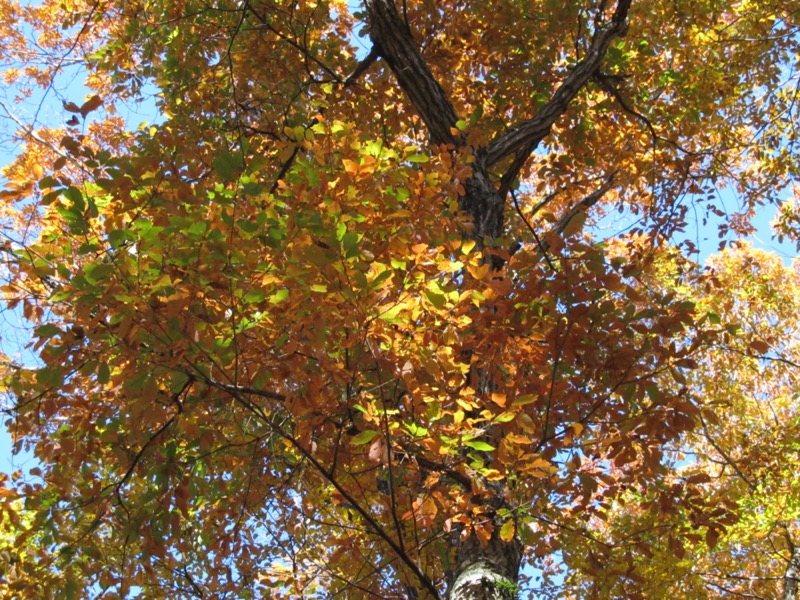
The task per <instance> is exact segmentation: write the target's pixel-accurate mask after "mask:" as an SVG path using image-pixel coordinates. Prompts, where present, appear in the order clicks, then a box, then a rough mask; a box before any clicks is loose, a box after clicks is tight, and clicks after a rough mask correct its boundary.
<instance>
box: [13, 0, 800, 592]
mask: <svg viewBox="0 0 800 600" xmlns="http://www.w3.org/2000/svg"><path fill="white" fill-rule="evenodd" d="M797 8H798V7H795V6H794V5H793V3H791V2H790V3H788V4H787V3H786V2H780V3H774V4H773V3H770V2H757V3H755V4H754V3H752V2H751V3H746V4H745V3H733V4H731V3H724V5H723V3H717V2H713V1H708V2H697V1H693V2H682V1H679V2H674V3H671V4H670V5H669V6H658V7H654V6H653V5H652V4H645V3H636V2H635V1H634V2H631V1H630V0H619V1H618V2H617V3H613V4H612V3H608V2H605V1H601V2H570V3H553V2H547V1H543V2H535V3H531V2H515V1H510V0H509V1H507V2H502V3H486V2H438V3H431V2H426V1H418V2H403V3H402V4H395V3H394V2H392V1H390V0H367V1H366V2H364V4H363V6H359V7H358V10H355V11H353V12H351V10H350V6H348V4H346V3H344V2H324V1H323V2H318V1H314V2H311V1H305V0H301V1H295V2H268V1H261V0H245V1H244V2H218V3H216V4H214V5H213V6H209V5H208V4H206V3H204V2H195V1H194V0H185V1H183V2H175V1H173V0H170V1H157V0H142V1H140V2H130V1H127V0H126V1H124V2H123V1H119V2H117V1H115V0H110V1H109V2H105V3H97V2H84V1H81V0H76V1H75V2H72V3H56V2H45V3H44V4H43V5H42V6H40V7H22V6H19V5H17V4H14V3H11V2H3V4H2V11H3V12H2V14H3V17H4V18H3V19H2V29H1V30H0V31H1V33H0V35H2V40H3V41H2V43H3V58H4V61H5V64H6V65H7V66H6V72H5V77H6V80H7V81H8V82H9V83H13V84H14V85H15V86H17V89H18V90H19V93H20V95H21V96H24V95H25V94H26V93H28V92H29V91H30V90H32V89H33V87H35V86H39V87H40V88H41V89H44V90H45V91H46V92H45V93H47V94H50V93H52V94H57V93H58V90H59V89H64V88H59V87H58V83H57V82H58V81H59V75H60V74H61V73H62V72H63V71H64V69H65V68H66V66H67V64H68V63H71V62H72V61H74V62H75V63H77V64H78V65H79V66H81V67H82V68H83V69H85V74H86V84H85V85H86V86H87V87H88V89H89V94H88V95H87V97H86V98H85V99H81V98H74V99H73V98H69V97H64V98H63V99H62V100H63V103H62V106H63V110H64V118H65V124H64V127H63V128H59V129H54V128H52V127H50V128H41V127H38V126H37V123H36V122H35V121H31V122H28V123H26V121H25V119H24V118H23V117H20V116H18V115H16V114H15V113H14V111H13V108H12V107H11V106H9V105H5V107H6V110H7V113H8V115H9V117H10V118H12V119H15V120H16V121H17V124H18V125H19V127H20V131H19V135H20V137H21V139H22V140H24V142H25V146H24V148H23V149H22V151H21V152H20V154H19V156H18V157H17V158H16V160H15V162H14V163H13V164H11V165H10V166H8V167H7V168H6V170H5V175H6V178H7V185H6V190H5V191H4V193H3V199H4V208H3V210H4V213H3V218H4V219H5V221H4V223H5V225H6V228H7V230H6V235H7V239H8V243H7V244H6V245H5V253H6V256H7V263H6V269H7V273H6V275H7V284H6V285H5V286H4V288H3V291H4V294H5V297H6V302H7V303H8V305H9V307H11V308H16V309H19V310H21V311H22V313H23V314H24V316H25V317H26V318H28V319H30V320H31V321H32V322H33V323H34V325H35V329H34V331H33V342H32V345H33V348H34V349H35V350H36V351H37V352H38V353H39V356H40V357H41V361H42V364H41V366H40V367H38V368H35V369H33V368H27V369H26V368H16V369H13V370H12V373H11V375H10V376H9V377H8V378H7V387H8V390H9V394H10V395H11V397H12V398H13V406H12V407H11V408H10V409H9V411H8V414H9V422H8V425H9V427H10V429H11V431H13V432H14V435H15V438H16V444H17V447H18V448H25V449H29V450H32V451H33V452H35V455H36V457H37V458H38V460H39V461H40V463H41V467H40V469H39V471H37V472H36V473H35V474H33V475H32V476H31V477H28V478H27V479H26V478H21V479H19V480H18V481H17V482H16V484H15V485H14V491H13V493H12V491H11V490H9V493H8V495H7V497H8V498H14V500H13V501H14V502H16V500H15V498H16V497H17V496H18V495H19V496H22V497H23V498H24V502H25V504H24V506H25V510H26V511H27V514H28V515H29V518H30V522H31V524H32V527H31V528H30V529H29V530H27V531H28V532H27V533H21V534H20V535H19V539H18V541H17V542H16V543H17V545H18V546H20V547H24V546H25V545H26V544H34V545H35V546H38V547H39V548H40V550H41V551H40V552H38V553H36V552H32V553H31V554H30V557H31V559H30V563H29V564H28V566H27V567H26V571H25V573H26V574H25V576H24V577H17V578H15V579H14V580H13V582H12V583H11V585H12V586H13V590H14V592H13V593H18V594H19V595H20V596H23V597H24V596H26V594H27V595H30V594H32V593H38V592H34V587H33V586H37V585H41V582H42V581H54V582H58V583H54V584H53V587H54V588H55V586H56V585H57V586H58V590H60V592H59V591H58V590H56V589H51V590H48V591H49V592H51V593H54V594H55V593H63V594H64V595H66V596H70V595H72V596H75V597H86V596H92V595H94V596H97V597H103V598H114V597H127V596H132V595H136V594H141V595H143V596H146V597H166V596H172V597H226V596H228V597H254V596H265V595H268V596H270V597H276V598H277V597H329V596H346V597H353V598H356V597H413V598H417V597H431V598H436V597H444V596H447V597H449V598H451V599H452V600H455V599H457V598H458V599H460V598H465V599H467V598H492V599H494V598H510V597H512V596H513V595H514V593H515V591H516V590H518V589H527V590H534V589H536V588H537V586H538V587H539V588H540V589H542V590H544V591H546V590H547V586H549V585H551V584H554V581H555V580H553V579H552V578H551V576H552V574H553V569H552V565H553V562H554V560H555V559H556V557H557V556H559V555H562V556H565V557H569V556H571V554H572V553H574V551H575V548H577V547H579V546H580V544H582V543H583V541H582V540H586V539H595V538H596V536H595V538H592V528H596V523H595V521H596V519H600V518H602V517H603V516H604V515H606V514H608V512H609V507H610V506H612V505H613V503H614V502H617V501H618V500H619V499H620V498H628V497H629V496H630V494H631V493H632V490H635V491H637V492H638V493H641V494H642V495H644V496H645V497H644V498H643V500H642V501H641V502H639V505H638V506H639V510H641V511H643V512H644V513H645V514H646V515H649V516H650V517H651V518H658V517H659V514H660V513H658V512H657V508H658V506H657V504H656V503H654V502H652V501H651V499H650V498H648V497H646V495H647V494H648V493H649V492H650V490H653V489H658V488H659V487H660V486H661V487H663V485H665V483H664V482H665V481H666V479H665V473H667V472H668V470H669V469H670V468H672V467H674V464H673V462H671V458H670V456H669V455H668V454H667V453H668V452H669V451H672V450H674V449H675V448H676V447H680V445H681V444H683V443H691V444H695V442H694V440H695V438H694V437H691V436H699V435H701V432H708V431H709V427H712V428H713V427H722V426H723V425H722V423H724V421H722V420H719V421H718V422H715V423H711V424H710V425H708V424H707V422H706V420H705V419H706V417H705V413H704V412H703V405H702V403H700V402H699V401H698V400H697V399H696V398H694V397H693V394H692V392H693V390H694V389H695V386H696V385H699V384H695V383H693V382H694V380H693V379H692V377H693V376H691V375H690V374H689V373H688V372H689V371H692V370H693V369H695V368H696V367H697V365H698V364H700V365H703V368H704V369H705V368H706V367H709V365H710V364H711V363H705V364H704V363H702V361H701V360H700V357H705V356H708V354H707V353H708V348H709V347H711V348H714V347H716V346H717V345H718V344H719V343H720V339H722V338H721V336H722V335H723V333H724V331H723V328H721V327H720V324H719V323H718V322H717V321H719V319H715V318H711V317H710V316H709V314H708V313H709V311H711V308H709V307H707V306H706V305H705V304H703V302H702V301H701V299H702V298H703V297H704V296H703V295H702V294H701V293H700V291H701V290H703V289H705V287H704V286H708V285H712V284H714V282H717V281H719V277H717V275H715V274H714V273H707V272H704V271H702V270H700V269H698V268H696V267H695V266H694V265H692V264H691V262H690V261H689V258H687V257H691V253H692V252H693V251H694V246H693V244H692V243H691V242H690V241H686V240H684V239H683V238H684V237H686V236H684V235H683V234H684V231H685V229H686V228H687V223H688V221H689V219H690V218H694V217H695V215H696V214H700V216H699V217H698V218H701V219H702V218H704V217H703V216H702V215H703V214H705V215H706V216H708V215H715V216H717V217H719V219H720V222H721V225H720V228H721V234H722V235H723V236H724V235H725V233H726V232H727V231H729V230H732V231H733V232H735V233H746V232H748V231H749V230H750V224H749V220H750V218H751V217H752V216H753V214H754V213H755V211H756V210H757V208H758V207H759V206H761V205H763V204H765V203H773V202H777V201H778V200H779V199H781V198H782V197H783V196H782V194H783V190H784V189H785V188H786V185H787V184H788V183H789V182H790V181H791V180H792V179H793V178H794V176H795V174H796V163H795V161H794V160H793V157H792V149H793V144H794V141H795V138H794V136H793V133H792V132H793V131H794V129H793V123H794V119H795V117H796V110H797V108H796V103H795V101H794V100H795V90H796V88H795V83H796V77H795V74H794V72H793V71H792V70H791V69H792V67H791V65H792V64H793V63H792V62H791V61H792V60H793V57H794V56H795V55H796V53H797V45H798V44H797V32H796V23H795V14H796V9H797ZM362 26H363V27H365V29H364V30H363V31H362V33H364V34H365V35H364V36H362V37H363V39H364V40H365V43H366V44H367V48H366V51H365V52H362V53H360V54H359V53H357V51H356V49H355V47H354V44H355V43H356V41H357V38H356V35H357V34H358V32H359V30H360V28H361V27H362ZM31 31H33V32H35V35H36V39H35V43H33V42H31V41H29V40H26V37H25V36H26V35H27V34H29V33H30V32H31ZM153 86H155V88H156V89H158V95H157V99H156V102H157V104H158V108H159V110H160V112H161V115H162V118H161V119H160V120H159V121H158V122H157V123H156V124H154V125H145V126H143V127H141V128H140V129H139V130H138V131H137V132H135V133H127V132H126V130H125V129H126V128H125V124H124V122H122V120H120V119H119V118H117V117H116V116H115V111H118V110H120V109H121V107H123V106H124V103H126V102H135V101H137V100H140V99H142V98H144V97H146V93H147V90H148V89H151V88H152V87H153ZM725 186H729V187H733V188H736V189H737V191H738V198H739V201H740V206H739V207H738V210H737V212H736V213H734V214H726V213H725V212H724V211H723V210H722V208H723V207H721V206H719V205H718V204H719V203H718V201H717V200H718V199H717V196H718V194H719V190H720V189H722V188H723V187H725ZM615 211H619V212H620V213H621V215H622V217H620V218H621V219H623V221H624V223H625V225H626V226H625V227H623V231H622V232H621V233H619V234H615V235H605V234H604V229H603V224H604V223H609V221H610V219H611V216H610V215H613V214H614V212H615ZM784 213H785V215H786V217H785V219H784V221H785V223H786V227H787V231H788V233H789V234H791V223H792V220H791V214H792V213H791V210H790V206H789V205H787V209H786V210H785V211H784ZM587 224H588V225H589V227H587ZM689 237H690V236H689ZM726 285H732V284H731V283H730V280H729V282H728V283H727V284H726ZM715 314H717V313H715ZM750 343H751V345H752V343H757V341H756V342H750ZM752 349H753V350H755V351H759V347H753V348H752ZM762 350H763V349H762ZM726 367H730V368H731V369H736V368H737V365H736V364H730V365H726ZM709 368H710V367H709ZM720 368H721V367H720ZM708 372H710V371H708ZM708 372H707V373H708ZM732 377H733V376H732ZM768 393H771V392H768ZM717 435H719V434H716V433H714V432H713V431H712V433H710V434H708V439H709V440H711V439H712V438H713V439H717V437H715V436H717ZM726 435H727V434H726ZM687 436H688V437H687ZM709 443H710V442H709ZM697 447H700V446H697ZM731 456H733V458H732V459H731V464H730V468H731V469H732V468H733V464H737V463H736V461H740V460H743V456H744V455H743V454H737V453H732V454H731ZM739 468H740V469H741V467H739ZM754 468H755V467H754ZM759 468H760V467H759ZM764 468H773V467H769V466H765V467H764ZM743 472H744V471H743ZM773 475H774V476H775V477H781V475H780V474H779V473H777V472H774V473H773ZM706 484H707V482H706V481H705V480H704V479H694V480H691V481H688V482H687V485H683V486H679V487H678V488H675V490H674V493H673V494H672V497H671V499H670V501H671V502H672V503H673V504H674V505H675V506H676V507H678V508H679V509H680V510H684V511H692V512H691V518H690V519H689V524H688V525H687V524H686V523H677V524H673V523H670V525H669V526H670V527H672V528H673V531H672V534H671V538H668V539H678V537H681V536H684V534H685V537H687V539H689V541H690V542H691V541H693V540H694V539H695V537H697V536H701V537H702V538H703V539H704V540H706V542H707V543H708V545H710V546H714V545H715V543H716V541H717V539H718V537H719V536H720V535H722V534H723V533H724V532H725V531H726V528H728V527H729V526H730V525H731V524H732V522H733V521H734V516H733V515H734V513H735V512H736V509H737V507H738V506H739V504H737V503H738V502H740V501H741V498H742V497H743V496H741V495H737V494H738V492H737V493H734V491H733V490H728V489H727V488H725V487H724V486H723V487H717V488H713V487H712V486H709V485H706ZM732 494H733V495H732ZM6 506H7V507H8V510H9V511H11V510H16V508H15V507H16V506H17V505H16V504H14V505H12V500H8V502H6ZM620 523H622V520H620ZM687 529H688V530H689V533H691V535H692V536H695V537H691V538H690V537H688V536H689V533H686V532H687ZM679 541H680V542H682V541H681V540H679ZM592 545H593V546H595V547H596V548H601V547H603V546H602V544H600V542H599V541H596V542H593V543H592ZM587 556H589V557H590V559H591V556H595V557H599V558H598V561H599V562H602V561H604V560H606V557H605V555H603V554H600V551H599V550H597V549H593V550H590V552H589V553H588V554H587ZM635 563H636V561H633V560H631V561H629V567H630V571H629V572H627V573H626V576H629V578H630V580H631V581H633V582H636V581H639V579H640V578H641V577H642V575H640V574H637V573H636V568H637V565H636V564H635ZM567 564H568V565H569V564H570V562H569V561H567ZM526 565H533V566H537V567H539V568H540V569H542V576H543V579H542V581H540V582H530V581H528V580H527V575H526V574H527V573H530V572H531V571H530V570H524V569H523V567H524V566H526ZM578 568H582V567H581V565H578ZM610 576H611V577H613V578H617V579H618V578H619V573H613V572H611V573H610ZM604 585H606V587H607V588H608V589H611V588H610V587H608V586H612V585H616V584H614V583H613V582H612V581H611V580H608V581H607V582H606V584H604Z"/></svg>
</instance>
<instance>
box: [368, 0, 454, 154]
mask: <svg viewBox="0 0 800 600" xmlns="http://www.w3.org/2000/svg"><path fill="white" fill-rule="evenodd" d="M366 6H367V12H368V14H369V27H370V32H369V35H370V38H371V39H372V43H373V44H374V46H375V48H376V49H377V50H378V52H379V53H380V55H381V56H382V57H383V58H384V60H386V62H387V63H388V64H389V66H390V67H391V69H392V72H393V73H394V75H395V77H397V83H399V84H400V87H401V88H402V89H403V91H404V92H405V93H406V95H407V96H408V99H409V100H410V101H411V104H413V105H414V108H416V109H417V112H418V113H419V116H420V117H421V118H422V120H423V121H424V122H425V125H426V126H427V127H428V131H429V132H430V136H431V142H432V143H434V144H452V145H454V146H460V145H462V144H463V139H462V138H461V136H456V135H453V132H452V130H453V128H454V127H455V125H456V121H458V116H457V115H456V110H455V108H453V105H452V104H451V103H450V100H449V99H448V98H447V95H446V94H445V91H444V90H443V89H442V86H441V85H439V82H438V81H436V79H435V78H434V77H433V74H432V73H431V71H430V69H429V68H428V65H427V64H426V62H425V59H424V58H422V54H420V52H419V49H418V48H417V45H416V44H415V43H414V38H413V37H412V36H411V31H410V30H409V28H408V25H407V24H406V22H405V21H404V20H403V18H402V17H401V16H400V13H398V12H397V8H396V7H395V5H394V1H393V0H366Z"/></svg>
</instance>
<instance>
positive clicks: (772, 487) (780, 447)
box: [565, 244, 800, 599]
mask: <svg viewBox="0 0 800 600" xmlns="http://www.w3.org/2000/svg"><path fill="white" fill-rule="evenodd" d="M709 262H710V264H709V272H710V274H711V276H710V278H709V285H708V286H707V287H706V288H705V289H704V290H702V291H699V290H698V291H697V297H696V301H697V303H698V306H702V307H703V310H704V311H708V312H707V314H708V316H709V318H710V319H711V320H712V321H714V322H716V323H717V324H718V326H719V328H720V331H721V332H722V334H721V336H720V337H719V338H718V340H717V342H716V343H715V344H713V345H709V346H708V347H707V348H706V349H705V351H704V352H702V353H698V355H696V356H695V359H696V360H698V362H699V363H700V366H699V367H698V368H697V369H695V370H694V371H693V372H692V373H691V374H690V375H689V376H688V378H687V379H688V381H687V383H689V389H690V390H691V395H692V400H693V402H695V403H696V405H697V409H698V414H697V417H698V420H699V423H700V425H699V427H697V429H696V430H694V431H693V432H692V433H691V434H688V435H687V436H686V437H685V439H682V440H681V442H680V444H679V445H678V446H676V448H674V452H675V453H676V454H678V455H679V456H681V458H682V460H681V461H680V463H679V464H677V465H676V466H675V468H674V469H673V470H672V472H670V473H668V474H666V476H665V477H664V478H662V479H661V480H660V481H658V482H656V485H653V486H652V487H651V488H649V489H644V490H642V489H639V490H635V491H634V490H632V491H629V492H628V493H627V494H624V495H622V496H621V497H620V498H618V499H617V500H616V501H615V502H613V503H612V504H611V505H610V506H609V507H607V511H606V512H605V514H603V516H602V518H596V519H595V522H594V525H593V526H592V528H591V531H592V535H591V536H587V537H585V538H582V539H578V540H576V543H575V544H574V545H572V547H571V548H570V552H569V555H568V556H566V557H565V560H566V561H567V562H568V563H569V564H570V567H571V568H570V576H569V578H568V581H567V582H566V586H567V589H571V590H573V593H574V594H575V595H577V596H588V597H632V596H633V597H635V595H636V592H638V593H639V594H641V597H646V598H667V597H669V598H692V599H694V598H724V597H730V596H744V597H752V598H786V599H790V598H795V597H796V595H797V588H796V586H797V580H796V577H797V575H796V574H797V561H798V558H797V556H798V554H797V550H796V548H797V514H798V513H797V511H798V506H797V498H798V492H797V488H796V486H797V481H796V477H795V476H794V473H796V472H797V462H796V456H797V452H796V447H797V436H796V431H797V430H796V428H797V392H796V390H797V377H798V374H800V372H798V369H797V365H798V361H797V354H798V348H797V331H796V329H797V321H796V315H797V314H798V300H800V297H799V296H798V289H799V288H798V270H797V264H796V263H795V264H794V265H792V266H787V265H784V264H783V263H782V261H781V260H780V259H779V258H778V257H777V256H775V255H774V254H770V253H767V252H765V251H761V250H756V249H754V248H753V247H752V246H751V245H749V244H738V245H736V246H735V247H733V248H730V249H728V250H726V251H725V252H722V253H720V254H719V255H718V256H716V257H713V259H712V260H711V261H709ZM721 315H722V316H721ZM723 319H724V320H723ZM778 324H780V326H777V325H778ZM691 488H694V489H691ZM689 489H691V493H689V494H687V493H686V491H687V490H689ZM682 500H683V501H682ZM686 500H688V501H686ZM709 516H711V517H714V518H712V519H709V518H708V517H709ZM631 573H635V574H636V577H633V578H631V577H629V576H628V575H629V574H631ZM643 592H644V593H643ZM592 594H594V596H592Z"/></svg>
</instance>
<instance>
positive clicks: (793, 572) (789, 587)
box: [783, 544, 800, 600]
mask: <svg viewBox="0 0 800 600" xmlns="http://www.w3.org/2000/svg"><path fill="white" fill-rule="evenodd" d="M789 550H790V551H791V553H792V554H791V556H790V557H789V564H788V565H787V567H786V571H785V572H784V574H783V600H797V589H798V584H800V546H796V545H794V544H790V545H789Z"/></svg>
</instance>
